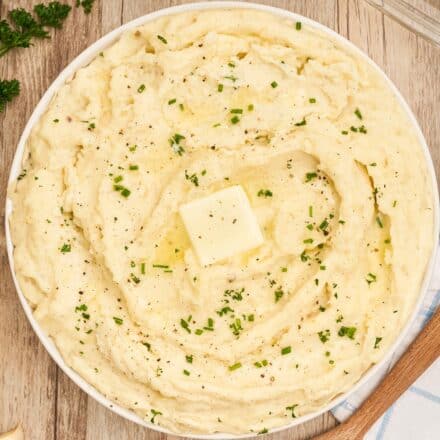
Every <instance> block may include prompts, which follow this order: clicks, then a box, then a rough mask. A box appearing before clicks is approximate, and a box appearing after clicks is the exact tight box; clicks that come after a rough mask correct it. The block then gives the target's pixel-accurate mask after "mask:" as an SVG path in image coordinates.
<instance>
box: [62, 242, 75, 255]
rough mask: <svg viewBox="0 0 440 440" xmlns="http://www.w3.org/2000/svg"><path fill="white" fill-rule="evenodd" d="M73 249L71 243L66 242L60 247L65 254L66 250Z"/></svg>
mask: <svg viewBox="0 0 440 440" xmlns="http://www.w3.org/2000/svg"><path fill="white" fill-rule="evenodd" d="M71 250H72V247H71V245H70V244H67V243H64V244H63V245H62V246H61V249H60V251H61V252H62V253H63V254H65V253H66V252H70V251H71Z"/></svg>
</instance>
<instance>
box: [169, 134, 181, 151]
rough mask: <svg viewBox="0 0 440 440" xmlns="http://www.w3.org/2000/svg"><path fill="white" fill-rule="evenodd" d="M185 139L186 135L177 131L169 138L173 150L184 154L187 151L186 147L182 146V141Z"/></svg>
mask: <svg viewBox="0 0 440 440" xmlns="http://www.w3.org/2000/svg"><path fill="white" fill-rule="evenodd" d="M183 139H185V136H183V135H181V134H179V133H176V134H174V135H173V136H171V138H170V139H169V140H168V141H169V143H170V145H171V148H172V149H173V151H174V152H175V153H177V154H178V155H179V156H182V154H183V153H184V152H185V149H184V148H183V147H182V145H180V141H181V140H183Z"/></svg>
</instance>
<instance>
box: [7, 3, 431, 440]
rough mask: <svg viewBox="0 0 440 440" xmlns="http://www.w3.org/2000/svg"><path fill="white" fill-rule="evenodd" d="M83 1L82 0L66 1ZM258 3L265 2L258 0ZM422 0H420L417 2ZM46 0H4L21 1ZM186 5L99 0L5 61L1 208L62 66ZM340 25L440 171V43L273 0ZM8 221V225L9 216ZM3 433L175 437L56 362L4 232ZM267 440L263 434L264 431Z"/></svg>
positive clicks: (381, 23) (49, 438)
mask: <svg viewBox="0 0 440 440" xmlns="http://www.w3.org/2000/svg"><path fill="white" fill-rule="evenodd" d="M64 1H65V2H66V1H67V2H69V3H71V4H74V0H64ZM255 1H258V0H255ZM412 1H416V0H412ZM436 1H437V0H436ZM40 2H41V0H34V1H32V0H0V12H1V14H0V15H1V17H2V18H4V17H5V16H6V13H7V11H8V10H9V9H10V8H12V7H17V6H23V7H26V8H30V7H32V6H33V5H34V4H36V3H40ZM179 3H184V2H182V1H167V0H158V1H154V0H97V1H96V2H95V6H94V8H93V11H92V13H91V14H90V15H85V14H84V13H83V12H82V10H80V9H77V8H73V9H72V12H71V14H70V16H69V18H68V19H67V21H66V22H65V24H64V27H63V29H61V30H57V31H56V32H55V33H54V35H53V40H52V41H50V40H45V41H38V42H36V44H35V46H33V47H32V48H30V49H26V50H25V49H17V50H14V51H12V52H10V53H9V54H8V55H7V56H5V57H3V58H1V59H0V79H11V78H17V79H19V80H20V81H21V85H22V92H21V94H20V96H19V98H17V99H15V101H14V102H13V103H11V104H8V106H7V110H6V111H5V112H4V113H0V145H1V147H0V188H1V189H0V214H1V217H2V219H3V220H4V214H5V213H4V199H5V194H6V182H7V178H8V172H9V167H10V164H11V161H12V158H13V155H14V152H15V148H16V145H17V142H18V139H19V136H20V134H21V132H22V130H23V128H24V125H25V123H26V121H27V119H28V118H29V116H30V114H31V113H32V110H33V109H34V107H35V105H36V104H37V102H38V101H39V99H40V98H41V96H42V94H43V93H44V91H45V90H46V89H47V87H48V86H49V85H50V84H51V82H52V81H53V80H54V79H55V78H56V76H57V75H58V74H59V72H60V71H61V70H62V69H63V68H64V67H65V66H66V65H67V64H68V63H69V62H70V61H71V60H72V59H73V58H74V57H76V56H77V55H78V54H79V53H80V52H82V51H83V50H84V49H85V48H86V47H88V46H89V45H90V44H91V43H93V42H94V41H95V40H97V39H98V38H99V37H101V36H102V35H104V34H106V33H107V32H109V31H111V30H112V29H114V28H116V27H118V26H119V25H121V24H122V23H125V22H127V21H130V20H132V19H134V18H136V17H139V16H141V15H143V14H146V13H148V12H151V11H153V10H155V9H159V8H161V7H167V6H172V5H175V4H179ZM260 3H266V4H270V5H273V6H278V7H281V8H285V9H290V10H292V11H295V12H298V13H300V14H303V15H305V16H308V17H310V18H312V19H314V20H317V21H318V22H320V23H322V24H324V25H326V26H328V27H330V28H332V29H334V30H336V31H337V32H339V33H340V34H342V35H343V36H345V37H347V38H349V39H350V40H351V41H352V42H353V43H355V44H356V45H357V46H358V47H360V48H361V49H363V50H364V51H365V52H367V53H368V54H369V55H370V57H371V58H372V59H373V60H374V61H376V63H378V64H379V66H381V67H382V68H383V69H384V70H385V72H386V73H387V74H388V75H389V76H390V78H391V79H392V80H393V81H394V82H395V84H396V85H397V87H398V88H399V89H400V91H401V92H402V94H403V96H404V97H405V98H406V99H407V101H408V103H409V104H410V107H411V108H412V110H413V111H414V113H415V115H416V117H417V118H418V120H419V122H420V125H421V127H422V130H423V132H424V134H425V136H426V139H427V141H428V144H429V146H430V149H431V153H432V156H433V158H434V162H435V165H436V170H437V174H438V175H439V174H440V122H439V116H438V111H439V103H440V48H438V47H435V46H434V45H433V44H432V43H429V42H428V41H426V40H424V39H423V38H421V37H419V36H417V35H415V34H414V33H412V32H410V31H409V30H407V29H406V28H404V27H402V26H401V25H400V24H398V23H397V22H395V21H393V20H392V19H390V18H388V17H386V16H383V15H382V14H381V13H380V12H379V11H378V10H376V9H375V8H373V7H372V6H370V5H369V4H368V3H367V2H366V0H290V1H289V0H266V1H265V2H260ZM3 220H2V223H3ZM0 231H1V232H0V433H1V432H3V431H6V430H9V429H11V428H13V427H14V426H15V425H16V424H17V423H21V424H22V426H23V428H24V430H25V434H26V439H27V440H54V439H58V440H101V439H102V440H104V439H105V440H108V439H118V440H120V439H136V440H142V439H148V440H174V439H176V437H173V436H167V435H165V434H159V433H155V432H153V431H150V430H148V429H145V428H141V427H139V426H137V425H135V424H134V423H131V422H128V421H126V420H124V419H123V418H121V417H119V416H117V415H115V414H113V413H112V412H110V411H109V410H107V409H105V408H104V407H102V406H100V405H99V404H98V403H96V402H95V401H94V400H93V399H91V398H90V397H88V396H87V395H86V394H85V393H84V392H82V391H81V390H80V389H79V388H78V387H77V386H76V385H75V384H74V383H73V382H72V381H71V380H70V379H69V378H68V377H67V376H66V375H65V374H64V373H63V372H62V371H61V370H60V369H59V368H58V367H57V366H56V364H55V363H54V362H53V361H52V360H51V359H50V357H49V355H48V354H47V353H46V351H45V349H44V348H43V346H42V345H41V343H40V342H39V341H38V339H37V337H36V336H35V334H34V333H33V331H32V329H31V326H30V325H29V323H28V322H27V319H26V317H25V315H24V313H23V311H22V309H21V306H20V304H19V301H18V298H17V295H16V292H15V289H14V287H13V284H12V279H11V276H10V274H9V267H8V262H7V256H6V250H5V236H4V231H3V227H2V228H1V230H0ZM335 423H336V422H335V419H334V418H333V416H332V415H331V414H330V413H328V414H325V415H323V416H321V417H317V418H316V419H314V420H312V421H310V422H308V423H305V424H303V425H301V426H299V427H296V428H292V429H290V430H288V431H285V432H282V433H279V434H273V435H270V436H268V437H267V438H268V439H271V440H297V439H307V438H311V437H313V436H314V435H316V434H318V433H320V432H322V431H324V430H327V429H329V428H331V427H332V426H334V425H335ZM259 438H260V437H259Z"/></svg>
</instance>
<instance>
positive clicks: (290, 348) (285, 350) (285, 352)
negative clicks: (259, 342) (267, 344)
mask: <svg viewBox="0 0 440 440" xmlns="http://www.w3.org/2000/svg"><path fill="white" fill-rule="evenodd" d="M291 352H292V347H291V346H290V345H289V346H287V347H284V348H282V349H281V354H282V355H286V354H289V353H291Z"/></svg>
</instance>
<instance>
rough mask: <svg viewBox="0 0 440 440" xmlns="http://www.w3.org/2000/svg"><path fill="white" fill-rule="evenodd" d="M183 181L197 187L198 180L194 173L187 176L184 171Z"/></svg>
mask: <svg viewBox="0 0 440 440" xmlns="http://www.w3.org/2000/svg"><path fill="white" fill-rule="evenodd" d="M185 179H186V180H189V181H190V182H191V183H193V184H194V186H199V178H198V177H197V174H196V173H193V174H191V175H189V174H188V172H187V170H185Z"/></svg>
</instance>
